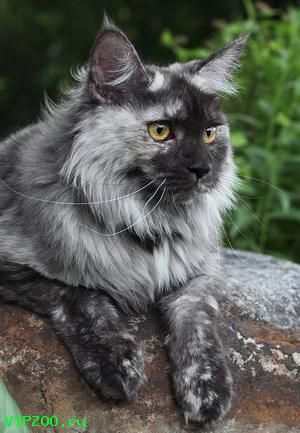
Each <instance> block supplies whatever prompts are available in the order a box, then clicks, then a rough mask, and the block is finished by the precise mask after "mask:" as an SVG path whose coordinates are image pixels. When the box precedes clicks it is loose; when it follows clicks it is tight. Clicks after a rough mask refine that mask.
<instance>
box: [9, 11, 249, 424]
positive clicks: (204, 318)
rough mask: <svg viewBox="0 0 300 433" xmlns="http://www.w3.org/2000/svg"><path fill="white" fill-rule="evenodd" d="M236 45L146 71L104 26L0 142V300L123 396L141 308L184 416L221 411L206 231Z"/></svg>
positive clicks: (224, 183) (225, 386) (215, 270)
mask: <svg viewBox="0 0 300 433" xmlns="http://www.w3.org/2000/svg"><path fill="white" fill-rule="evenodd" d="M244 43H245V38H243V37H240V38H239V39H237V40H235V41H234V42H232V43H231V44H229V45H227V46H226V47H225V48H223V49H222V50H221V51H219V52H218V53H216V54H214V55H212V56H210V57H209V58H207V59H206V60H204V61H198V60H195V61H191V62H188V63H184V64H180V63H174V64H171V65H169V66H167V67H158V66H154V65H144V64H143V63H142V62H141V60H140V58H139V56H138V54H137V52H136V51H135V49H134V47H133V46H132V44H131V43H130V41H129V40H128V39H127V37H126V36H125V35H124V34H123V33H122V32H121V30H119V29H118V28H117V27H116V26H115V25H114V24H112V23H111V22H109V20H108V19H105V20H104V25H103V27H102V29H101V31H100V33H99V34H98V35H97V38H96V41H95V43H94V46H93V48H92V50H91V53H90V58H89V62H88V63H87V65H86V66H85V67H83V68H82V69H81V70H80V72H79V73H78V75H77V77H76V79H77V82H76V85H74V87H73V88H72V89H71V90H70V91H69V92H68V94H67V95H66V96H65V97H64V99H63V100H62V101H61V102H60V103H59V104H58V105H54V104H52V103H47V107H46V110H44V112H43V117H42V119H41V120H40V121H39V122H38V123H36V124H34V125H31V126H29V127H28V128H25V129H23V130H21V131H19V132H17V133H16V134H14V135H12V136H10V137H9V138H8V139H6V140H5V141H3V142H2V143H0V176H1V181H0V299H2V301H5V302H15V303H18V304H20V305H23V306H25V307H26V308H29V309H31V310H33V311H35V312H37V313H40V314H43V315H45V316H46V317H48V318H49V319H50V320H51V322H52V324H53V327H54V328H55V330H56V332H57V333H58V335H59V336H60V337H61V338H62V340H63V341H64V343H65V344H66V346H67V347H68V348H69V350H70V351H71V353H72V355H73V357H74V360H75V362H76V364H77V366H78V368H79V369H80V371H81V373H82V374H83V375H84V377H85V378H86V380H87V381H88V383H89V384H90V385H91V386H92V387H93V388H94V389H95V390H96V391H98V392H99V394H101V395H102V396H104V397H107V398H112V399H115V400H120V399H126V398H127V399H132V398H134V397H135V396H136V393H137V391H138V388H139V387H140V386H141V385H142V384H143V382H144V379H145V376H144V372H143V367H144V365H143V355H142V352H141V349H140V348H139V347H138V346H137V344H136V343H135V341H134V338H133V337H132V336H131V335H129V334H128V332H126V330H125V329H124V321H125V320H126V316H127V315H128V314H129V313H130V314H131V313H132V312H135V313H141V312H145V311H146V310H147V309H148V308H149V307H151V306H153V305H154V304H155V305H156V306H157V307H158V308H159V310H160V312H161V315H162V318H163V322H164V324H165V326H166V333H167V340H166V341H167V344H166V346H167V348H168V353H169V359H170V363H171V366H172V379H173V385H174V392H175V396H176V399H177V401H178V403H179V405H180V406H181V407H182V409H183V411H184V415H185V419H186V421H189V420H192V421H198V422H200V423H202V424H203V425H205V424H211V423H212V422H214V421H215V420H217V419H219V418H221V417H222V416H224V414H226V412H227V411H228V410H229V408H230V402H231V393H232V378H231V375H230V372H229V370H228V368H227V366H226V362H225V358H224V354H223V348H222V344H221V342H220V340H219V337H218V333H217V323H216V322H217V317H218V302H217V298H218V295H217V293H218V291H219V293H221V292H222V284H224V282H223V281H222V274H221V272H220V271H219V266H218V238H219V233H220V229H221V224H222V217H223V214H224V213H225V212H226V211H227V210H228V209H229V208H230V206H231V204H232V201H233V192H232V190H233V183H234V179H235V169H234V163H233V160H232V151H231V147H230V143H229V128H228V124H227V121H226V117H225V115H224V114H223V113H222V111H221V110H220V107H219V99H220V95H221V94H222V93H224V92H227V93H232V92H234V87H233V85H232V81H231V74H232V72H233V70H234V69H235V68H236V67H237V65H238V59H239V57H240V55H241V53H242V51H243V47H244Z"/></svg>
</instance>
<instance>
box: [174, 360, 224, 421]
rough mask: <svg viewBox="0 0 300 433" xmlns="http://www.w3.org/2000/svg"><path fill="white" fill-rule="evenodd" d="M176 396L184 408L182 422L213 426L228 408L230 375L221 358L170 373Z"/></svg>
mask: <svg viewBox="0 0 300 433" xmlns="http://www.w3.org/2000/svg"><path fill="white" fill-rule="evenodd" d="M173 383H174V388H175V395H176V399H177V401H178V403H179V404H180V406H181V407H182V408H183V410H184V417H185V422H186V424H188V422H189V421H194V422H198V423H200V424H201V426H206V425H212V424H214V422H215V421H217V420H219V419H221V418H223V417H224V415H225V414H226V413H227V412H228V411H229V409H230V407H231V396H232V376H231V373H230V371H229V370H228V368H227V366H226V363H225V361H224V360H223V359H221V360H219V359H214V360H213V361H212V362H211V363H209V364H208V365H206V366H205V367H203V363H202V362H201V361H200V362H193V363H191V364H190V365H189V366H186V367H184V368H183V369H181V370H179V371H175V372H174V374H173Z"/></svg>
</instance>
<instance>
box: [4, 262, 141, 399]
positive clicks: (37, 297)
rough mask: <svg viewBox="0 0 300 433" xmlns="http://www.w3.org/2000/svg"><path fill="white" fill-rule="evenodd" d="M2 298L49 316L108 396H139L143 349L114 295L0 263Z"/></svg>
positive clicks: (95, 385) (91, 380)
mask: <svg viewBox="0 0 300 433" xmlns="http://www.w3.org/2000/svg"><path fill="white" fill-rule="evenodd" d="M0 300H2V301H6V302H7V301H9V302H14V303H17V304H19V305H21V306H24V307H26V308H29V309H31V310H33V311H35V312H37V313H39V314H42V315H44V316H46V317H48V318H49V319H50V321H51V322H52V324H53V327H54V328H55V330H56V332H57V334H58V335H59V336H60V338H61V339H62V340H63V341H64V343H65V345H66V346H67V347H68V349H69V350H70V352H71V353H72V355H73V357H74V360H75V362H76V364H77V367H78V368H79V370H80V372H81V373H82V374H83V376H84V377H85V379H86V380H87V382H88V383H89V384H90V385H91V386H92V387H93V388H94V389H95V390H97V391H99V392H100V393H101V394H102V395H103V396H104V397H106V398H112V399H115V400H122V399H132V398H134V397H135V395H136V392H137V390H138V388H139V387H140V385H141V384H142V383H143V381H144V378H145V376H144V362H143V355H142V351H141V349H140V348H139V347H138V346H137V344H136V343H135V341H134V338H133V337H132V336H131V335H129V334H128V333H127V332H126V330H125V329H126V328H125V323H124V320H123V319H124V318H123V317H122V313H121V312H120V311H119V309H118V308H117V306H116V305H115V304H114V302H113V301H112V300H111V299H110V297H109V296H107V295H106V294H104V293H102V292H101V291H96V290H92V289H86V288H84V287H78V288H75V287H69V286H66V285H65V284H63V283H60V282H58V281H54V280H48V279H46V278H44V277H42V276H40V275H39V274H38V273H36V272H35V271H33V270H31V269H30V268H26V267H23V266H19V265H15V264H12V263H0Z"/></svg>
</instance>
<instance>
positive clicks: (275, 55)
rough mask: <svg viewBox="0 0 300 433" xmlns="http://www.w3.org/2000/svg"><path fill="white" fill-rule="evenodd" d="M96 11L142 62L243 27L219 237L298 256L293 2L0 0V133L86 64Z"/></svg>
mask: <svg viewBox="0 0 300 433" xmlns="http://www.w3.org/2000/svg"><path fill="white" fill-rule="evenodd" d="M104 9H105V10H106V12H107V13H108V15H110V16H111V17H112V18H113V19H114V20H115V21H116V23H117V24H118V25H119V26H120V27H121V28H122V29H123V30H124V31H125V32H126V33H127V34H128V36H129V37H130V39H131V40H132V41H133V43H134V44H135V46H136V48H137V49H138V51H139V53H140V54H141V56H142V58H143V59H144V60H145V61H150V62H157V63H159V64H163V63H167V62H169V61H174V60H175V59H176V58H177V59H179V60H181V61H185V60H188V59H191V58H195V57H199V58H202V57H203V56H205V55H207V54H209V53H210V52H212V51H213V50H215V49H217V48H219V47H221V46H222V45H223V44H224V43H226V42H228V41H230V40H231V39H232V38H234V37H236V36H237V35H239V34H240V33H241V32H245V31H250V32H251V37H250V39H249V43H248V46H247V50H246V53H245V56H244V58H243V61H242V68H241V70H240V71H239V73H238V74H237V79H238V82H239V87H240V92H239V95H238V97H234V98H230V99H225V100H224V108H225V109H226V112H227V113H228V114H229V119H230V123H231V129H232V142H233V146H234V150H235V159H236V163H237V166H238V169H239V174H240V180H241V182H240V186H239V190H238V192H239V194H238V202H237V206H236V208H235V210H234V211H233V212H232V213H231V214H230V216H229V218H228V220H227V223H226V234H224V243H225V244H226V245H227V246H232V247H234V248H241V249H248V250H253V251H260V252H265V253H269V254H273V255H276V256H279V257H286V258H290V259H292V260H295V261H300V152H299V149H300V5H299V2H297V1H267V2H262V1H257V2H253V1H250V0H245V1H242V0H215V1H212V0H202V1H199V0H189V1H186V2H182V1H180V0H164V1H161V0H143V1H138V0H127V1H126V2H125V1H122V0H110V1H109V2H105V1H101V0H88V1H85V2H83V1H79V0H60V1H58V0H23V1H22V2H21V1H19V0H0V114H1V117H0V138H2V137H4V136H5V135H7V134H8V133H10V132H12V131H14V130H15V129H17V128H20V127H22V126H24V125H26V124H28V123H30V122H33V121H35V120H36V119H37V117H38V113H39V107H40V104H41V103H42V102H43V98H44V93H45V92H46V93H47V94H48V95H49V96H50V97H51V98H53V99H54V100H57V98H58V95H59V93H60V90H61V88H63V87H64V86H65V85H66V84H67V83H68V82H69V81H70V78H69V72H70V68H71V67H74V66H76V65H78V64H81V63H83V62H85V61H86V60H87V58H88V52H89V49H90V47H91V44H92V42H93V39H94V37H95V34H96V32H97V30H98V28H99V26H100V24H101V21H102V16H103V11H104Z"/></svg>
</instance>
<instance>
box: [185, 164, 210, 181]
mask: <svg viewBox="0 0 300 433" xmlns="http://www.w3.org/2000/svg"><path fill="white" fill-rule="evenodd" d="M188 169H189V171H191V172H192V173H193V174H195V175H196V177H197V180H198V179H202V178H203V177H204V176H205V175H207V174H208V173H209V172H210V171H211V164H210V163H207V164H193V165H191V166H190V167H188Z"/></svg>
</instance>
